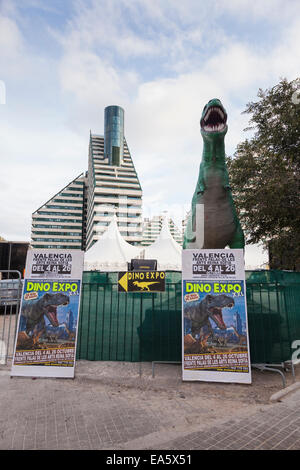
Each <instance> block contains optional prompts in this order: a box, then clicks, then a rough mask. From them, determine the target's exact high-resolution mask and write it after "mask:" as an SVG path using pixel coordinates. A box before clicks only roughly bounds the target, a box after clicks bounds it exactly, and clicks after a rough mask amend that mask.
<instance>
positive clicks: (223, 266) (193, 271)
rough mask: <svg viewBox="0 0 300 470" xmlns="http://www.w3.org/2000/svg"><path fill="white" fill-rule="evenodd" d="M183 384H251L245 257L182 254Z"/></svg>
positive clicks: (222, 253) (237, 254)
mask: <svg viewBox="0 0 300 470" xmlns="http://www.w3.org/2000/svg"><path fill="white" fill-rule="evenodd" d="M182 331H183V345H182V351H183V352H182V354H183V358H182V369H183V370H182V375H183V380H202V381H212V382H235V383H251V366H250V352H249V337H248V322H247V303H246V284H245V270H244V254H243V250H240V249H233V250H230V249H228V250H227V249H226V250H209V249H206V250H192V249H189V250H183V253H182Z"/></svg>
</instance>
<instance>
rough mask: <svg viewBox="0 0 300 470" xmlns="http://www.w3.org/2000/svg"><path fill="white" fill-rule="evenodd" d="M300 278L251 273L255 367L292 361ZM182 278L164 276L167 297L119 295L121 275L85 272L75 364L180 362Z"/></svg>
mask: <svg viewBox="0 0 300 470" xmlns="http://www.w3.org/2000/svg"><path fill="white" fill-rule="evenodd" d="M299 284H300V273H294V272H286V271H247V272H246V287H247V290H246V292H247V311H248V326H249V339H250V356H251V362H252V363H281V362H284V361H287V360H289V359H290V358H291V355H292V352H293V349H292V347H291V346H292V342H293V341H294V340H296V339H300V312H299V302H300V285H299ZM181 292H182V291H181V273H178V272H167V273H166V290H165V292H159V293H154V292H148V293H140V292H137V293H132V292H131V293H125V292H118V273H101V272H84V273H83V283H82V295H81V309H80V319H79V325H78V343H77V358H78V359H87V360H94V361H126V362H139V361H181V344H182V339H181V328H182V327H181V324H182V321H181Z"/></svg>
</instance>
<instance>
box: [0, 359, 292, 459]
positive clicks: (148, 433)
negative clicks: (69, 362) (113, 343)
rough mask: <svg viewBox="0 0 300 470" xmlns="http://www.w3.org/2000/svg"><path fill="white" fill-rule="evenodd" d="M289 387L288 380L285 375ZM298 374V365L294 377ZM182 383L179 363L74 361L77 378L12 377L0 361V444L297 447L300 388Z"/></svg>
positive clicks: (274, 382) (271, 382)
mask: <svg viewBox="0 0 300 470" xmlns="http://www.w3.org/2000/svg"><path fill="white" fill-rule="evenodd" d="M286 376H287V380H288V385H290V384H292V378H291V374H290V373H287V374H286ZM299 379H300V372H299V371H298V370H296V380H297V381H298V380H299ZM281 389H282V381H281V378H280V376H279V375H278V374H274V373H271V372H263V373H262V372H257V371H254V372H253V384H252V385H250V386H249V385H237V384H212V383H210V384H209V383H199V382H197V383H190V382H189V383H187V382H185V383H183V382H182V381H181V368H180V366H177V365H157V366H156V370H155V378H153V377H152V370H151V364H149V363H147V364H142V367H141V375H140V368H139V365H138V364H131V363H105V362H104V363H101V362H88V361H79V362H78V363H77V366H76V374H75V379H31V378H21V377H14V378H10V366H9V365H8V366H0V390H1V395H0V396H1V400H0V449H1V450H6V449H16V450H27V449H28V450H29V449H39V450H41V449H49V450H54V449H70V450H73V449H92V450H96V449H106V450H107V449H114V450H122V449H124V450H137V449H150V450H151V449H163V450H172V449H174V450H183V449H189V450H192V449H196V450H200V449H300V406H299V405H300V388H299V389H297V388H296V389H295V390H294V391H293V392H292V393H290V394H288V395H287V396H286V397H284V398H283V399H282V401H281V402H276V403H271V402H270V397H271V395H273V394H274V393H275V392H278V391H280V390H281Z"/></svg>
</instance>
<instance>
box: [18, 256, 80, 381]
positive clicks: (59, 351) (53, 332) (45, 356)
mask: <svg viewBox="0 0 300 470" xmlns="http://www.w3.org/2000/svg"><path fill="white" fill-rule="evenodd" d="M82 271H83V251H80V250H74V249H73V250H55V249H47V250H46V249H45V250H42V249H32V250H29V251H28V253H27V259H26V267H25V278H24V287H23V292H22V299H21V306H20V312H19V318H18V327H17V334H16V340H15V350H14V356H13V363H12V369H11V375H12V376H30V377H66V378H67V377H71V378H72V377H74V371H75V358H76V342H77V325H78V316H79V307H80V292H81V282H82Z"/></svg>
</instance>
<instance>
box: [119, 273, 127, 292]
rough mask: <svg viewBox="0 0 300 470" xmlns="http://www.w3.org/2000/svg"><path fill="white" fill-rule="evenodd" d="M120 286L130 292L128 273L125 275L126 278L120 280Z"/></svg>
mask: <svg viewBox="0 0 300 470" xmlns="http://www.w3.org/2000/svg"><path fill="white" fill-rule="evenodd" d="M119 284H120V286H121V287H123V289H124V290H126V292H127V291H128V273H125V274H124V276H122V277H121V279H119Z"/></svg>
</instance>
